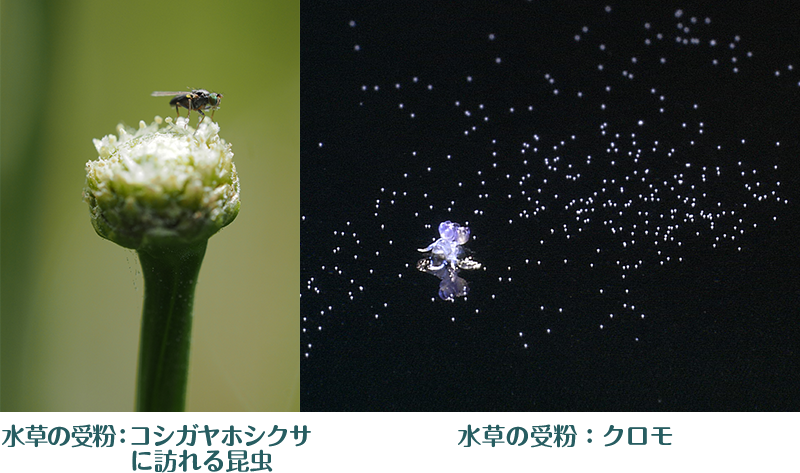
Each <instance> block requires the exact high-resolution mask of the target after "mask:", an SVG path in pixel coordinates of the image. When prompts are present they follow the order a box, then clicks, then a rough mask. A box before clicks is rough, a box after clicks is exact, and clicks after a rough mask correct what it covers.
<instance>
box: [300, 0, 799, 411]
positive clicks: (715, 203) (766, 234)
mask: <svg viewBox="0 0 800 473" xmlns="http://www.w3.org/2000/svg"><path fill="white" fill-rule="evenodd" d="M385 3H386V2H303V6H302V28H303V29H302V31H303V34H302V54H301V58H302V104H301V107H302V109H301V110H302V124H303V125H302V181H301V188H302V191H301V192H302V222H301V236H302V241H301V253H302V257H301V274H302V281H301V288H300V289H301V312H302V324H301V327H302V338H301V348H302V353H301V356H302V368H301V375H302V389H303V394H302V408H303V409H304V410H790V409H791V410H796V409H798V408H800V397H799V396H797V395H796V393H797V389H798V388H800V363H798V350H797V348H796V347H797V346H799V345H798V337H799V336H800V308H799V307H800V257H798V250H797V244H796V240H797V238H796V234H797V228H798V223H800V219H799V218H798V210H797V204H798V202H799V201H798V198H799V196H798V190H797V189H798V185H799V184H800V179H798V174H797V171H798V165H797V161H798V159H800V140H799V139H798V136H800V133H799V132H800V110H799V109H798V101H799V100H800V54H799V53H800V32H799V31H798V26H800V21H798V13H797V12H796V11H795V10H794V9H793V8H789V7H787V8H780V7H779V5H778V4H770V7H769V8H767V7H763V6H759V5H749V6H743V5H738V4H737V6H736V8H734V7H727V6H726V7H716V6H714V5H713V4H709V3H705V4H702V5H701V4H696V3H693V2H689V3H683V4H669V3H662V2H658V5H649V6H648V7H646V8H645V7H642V6H637V5H636V3H633V2H631V3H632V4H631V5H627V4H624V3H623V4H620V3H619V2H615V3H609V4H602V3H594V2H528V1H524V0H522V1H509V2H502V3H503V5H497V4H496V3H497V2H474V3H473V2H420V3H414V4H411V3H403V2H401V4H392V5H387V4H385ZM444 220H452V221H454V222H458V223H461V224H466V225H468V226H469V227H470V229H471V231H472V235H473V240H471V241H470V242H469V243H468V244H467V245H466V246H467V247H469V248H470V249H471V250H472V251H473V252H474V255H473V256H474V258H475V259H476V260H477V261H480V262H481V263H482V264H483V268H482V269H481V270H476V271H469V272H462V273H461V276H462V277H464V278H465V279H466V280H467V281H469V285H470V292H469V294H468V296H467V297H466V298H461V299H458V300H456V301H455V302H446V301H442V300H440V299H439V298H438V297H437V291H438V284H439V280H438V279H437V278H435V277H433V276H431V275H429V274H425V273H422V272H419V271H417V270H416V267H415V265H416V261H417V260H418V259H419V258H420V253H419V252H417V249H418V248H424V247H425V246H427V245H428V244H430V243H431V242H432V241H433V239H434V237H438V235H437V231H436V228H437V226H438V224H439V222H441V221H444Z"/></svg>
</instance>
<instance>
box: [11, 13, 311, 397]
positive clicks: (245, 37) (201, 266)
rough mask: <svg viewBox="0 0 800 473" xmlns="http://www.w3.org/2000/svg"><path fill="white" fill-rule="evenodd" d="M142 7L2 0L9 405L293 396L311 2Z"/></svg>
mask: <svg viewBox="0 0 800 473" xmlns="http://www.w3.org/2000/svg"><path fill="white" fill-rule="evenodd" d="M146 3H148V2H145V5H139V6H137V8H134V9H130V8H125V7H124V6H123V5H122V4H107V3H104V2H99V1H96V0H85V1H79V2H69V3H60V2H48V1H26V2H20V1H11V2H4V3H3V5H2V28H0V29H1V30H2V38H0V39H1V43H2V53H1V54H0V57H2V67H0V70H1V71H2V76H1V77H0V82H1V83H2V89H1V90H0V112H1V113H2V116H1V117H0V124H1V126H2V127H1V128H0V132H1V135H0V166H1V167H0V180H1V181H0V411H142V412H147V411H157V412H163V411H195V412H197V411H224V412H236V411H255V412H258V411H298V410H299V409H300V372H299V298H298V295H297V281H298V280H299V267H298V261H299V253H300V245H299V223H298V220H297V216H298V215H299V213H300V212H299V211H300V145H299V139H300V56H299V55H300V46H299V43H300V6H299V2H296V1H288V0H285V1H284V0H281V1H277V2H266V3H264V2H239V3H236V4H234V5H231V6H230V7H225V8H224V9H220V8H219V5H216V4H212V3H211V2H199V3H194V4H192V6H191V11H187V10H186V8H185V7H181V6H178V5H165V4H163V3H156V2H149V3H151V4H150V5H146ZM197 12H206V13H211V14H210V15H209V14H204V15H202V17H203V18H206V20H205V21H203V22H200V23H198V22H197V21H196V18H195V19H192V18H193V17H195V16H196V14H197ZM186 20H189V21H186Z"/></svg>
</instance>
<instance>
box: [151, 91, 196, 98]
mask: <svg viewBox="0 0 800 473" xmlns="http://www.w3.org/2000/svg"><path fill="white" fill-rule="evenodd" d="M188 93H189V92H186V91H183V92H164V91H160V90H159V91H156V92H153V93H152V94H150V96H151V97H168V96H172V97H174V96H176V95H184V94H188Z"/></svg>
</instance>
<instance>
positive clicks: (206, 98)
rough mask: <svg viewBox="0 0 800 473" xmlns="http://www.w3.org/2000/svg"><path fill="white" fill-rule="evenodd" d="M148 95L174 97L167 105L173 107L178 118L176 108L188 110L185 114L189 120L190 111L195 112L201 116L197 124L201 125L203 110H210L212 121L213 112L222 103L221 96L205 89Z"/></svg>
mask: <svg viewBox="0 0 800 473" xmlns="http://www.w3.org/2000/svg"><path fill="white" fill-rule="evenodd" d="M150 95H151V96H153V97H166V96H170V95H173V96H174V97H173V98H172V100H170V101H169V104H170V105H172V106H174V107H175V112H177V114H178V116H179V117H180V116H181V113H180V110H179V109H178V107H183V108H185V109H188V110H189V113H187V114H186V118H189V115H191V114H192V110H197V113H199V114H200V115H202V116H203V118H201V119H200V122H198V124H200V123H202V122H203V119H205V118H206V114H205V113H203V110H205V111H209V110H211V119H212V120H213V119H214V111H215V110H216V109H218V108H219V104H220V102H222V94H217V93H215V92H209V91H207V90H205V89H194V90H192V91H191V92H162V91H158V92H153V93H152V94H150Z"/></svg>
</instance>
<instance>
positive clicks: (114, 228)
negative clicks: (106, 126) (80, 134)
mask: <svg viewBox="0 0 800 473" xmlns="http://www.w3.org/2000/svg"><path fill="white" fill-rule="evenodd" d="M188 122H189V120H188V118H183V117H181V118H178V119H177V120H176V121H174V122H173V120H172V119H171V118H167V119H166V120H164V119H162V118H161V117H158V116H157V117H155V120H154V122H153V123H151V124H150V125H147V124H145V123H144V121H141V122H139V129H138V130H134V129H132V128H126V127H124V126H123V125H122V124H120V125H118V126H117V132H118V133H119V137H117V136H115V135H106V136H105V137H103V139H100V140H98V139H95V140H94V145H95V147H96V148H97V153H98V154H99V155H100V156H99V158H98V159H96V160H94V161H89V162H87V163H86V187H85V188H84V189H83V199H84V201H86V202H87V203H88V204H89V209H90V211H91V214H92V225H94V229H95V231H97V234H98V235H100V236H101V237H103V238H106V239H108V240H111V241H113V242H115V243H117V244H119V245H121V246H124V247H125V248H131V249H141V248H146V247H148V246H151V245H152V246H164V245H180V244H191V243H196V242H198V241H200V240H202V239H208V238H210V237H211V236H212V235H213V234H214V233H216V232H217V231H219V230H220V229H221V228H222V227H224V226H226V225H228V224H229V223H231V222H232V221H233V219H234V218H236V215H237V214H238V213H239V205H240V202H239V176H238V175H237V174H236V166H235V165H234V164H233V151H231V145H230V144H228V143H226V142H225V140H223V139H222V138H220V137H219V125H217V124H216V123H214V122H212V121H211V120H203V122H202V123H201V124H200V125H199V126H198V128H197V130H195V129H194V128H191V127H189V126H188Z"/></svg>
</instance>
